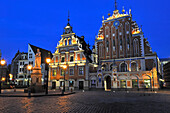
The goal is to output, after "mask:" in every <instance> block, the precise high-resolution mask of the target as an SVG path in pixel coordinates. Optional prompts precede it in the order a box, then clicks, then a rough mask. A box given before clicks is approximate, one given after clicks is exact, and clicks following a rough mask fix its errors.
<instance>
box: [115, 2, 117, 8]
mask: <svg viewBox="0 0 170 113" xmlns="http://www.w3.org/2000/svg"><path fill="white" fill-rule="evenodd" d="M115 10H117V1H116V0H115Z"/></svg>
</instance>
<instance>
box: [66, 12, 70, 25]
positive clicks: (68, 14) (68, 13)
mask: <svg viewBox="0 0 170 113" xmlns="http://www.w3.org/2000/svg"><path fill="white" fill-rule="evenodd" d="M69 21H70V12H69V10H68V24H67V25H70V23H69Z"/></svg>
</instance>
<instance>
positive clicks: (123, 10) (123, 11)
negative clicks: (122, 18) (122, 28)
mask: <svg viewBox="0 0 170 113" xmlns="http://www.w3.org/2000/svg"><path fill="white" fill-rule="evenodd" d="M122 13H123V14H124V13H125V9H124V6H123V9H122Z"/></svg>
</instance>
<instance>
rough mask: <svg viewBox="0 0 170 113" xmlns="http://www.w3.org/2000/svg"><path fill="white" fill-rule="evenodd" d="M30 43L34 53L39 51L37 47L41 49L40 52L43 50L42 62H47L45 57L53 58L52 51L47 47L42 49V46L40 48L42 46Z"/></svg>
mask: <svg viewBox="0 0 170 113" xmlns="http://www.w3.org/2000/svg"><path fill="white" fill-rule="evenodd" d="M29 45H30V47H31V48H32V50H33V52H34V54H36V53H37V49H39V50H40V52H41V63H45V62H46V61H45V59H46V58H47V57H50V58H52V53H51V51H49V50H46V49H42V48H40V47H37V46H34V45H31V44H29Z"/></svg>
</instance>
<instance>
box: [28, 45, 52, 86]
mask: <svg viewBox="0 0 170 113" xmlns="http://www.w3.org/2000/svg"><path fill="white" fill-rule="evenodd" d="M37 50H39V51H40V52H41V73H42V84H44V82H45V78H47V77H46V76H47V70H48V65H47V64H46V58H48V57H49V58H52V53H51V51H49V50H46V49H43V48H40V47H37V46H34V45H31V44H28V64H29V65H32V66H33V67H34V66H35V55H36V53H37ZM31 72H32V71H31ZM31 72H30V73H31Z"/></svg>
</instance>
